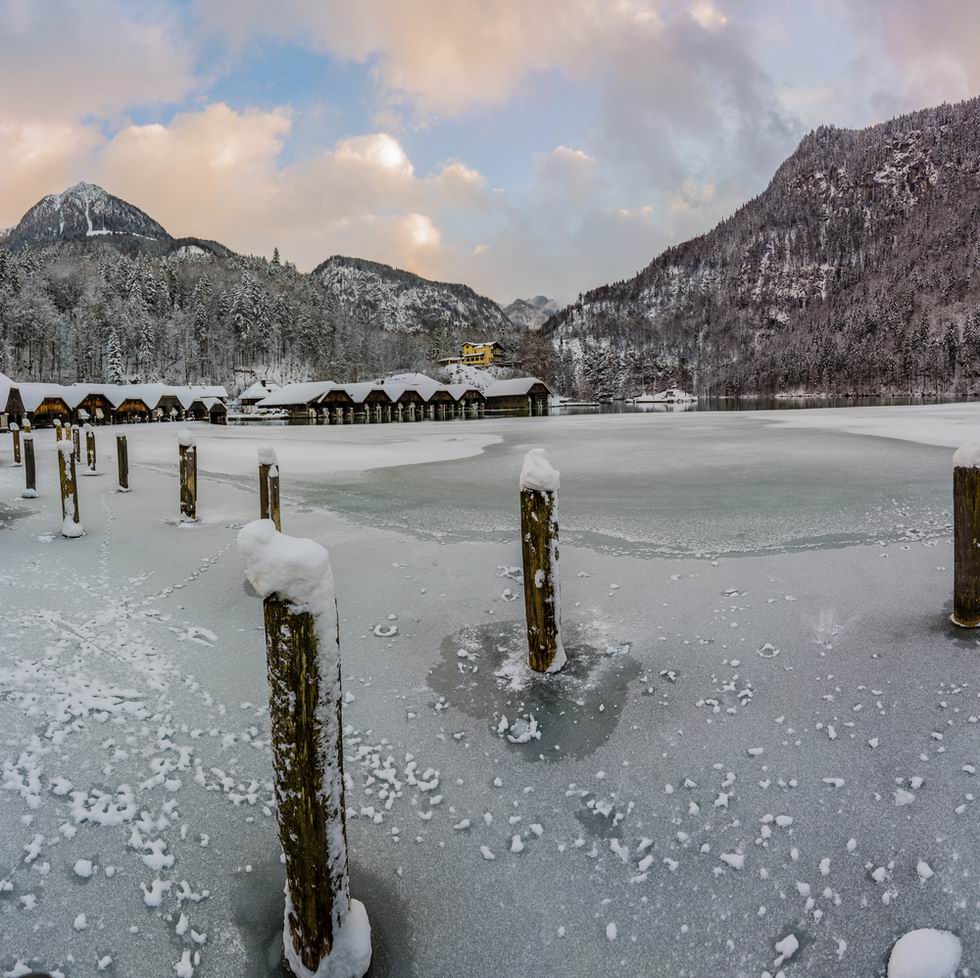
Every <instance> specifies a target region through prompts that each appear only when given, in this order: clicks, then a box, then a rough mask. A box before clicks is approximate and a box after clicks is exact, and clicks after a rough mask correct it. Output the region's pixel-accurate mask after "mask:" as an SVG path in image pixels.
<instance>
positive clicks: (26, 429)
mask: <svg viewBox="0 0 980 978" xmlns="http://www.w3.org/2000/svg"><path fill="white" fill-rule="evenodd" d="M33 430H34V429H33V427H31V419H30V418H24V435H25V436H26V435H29V434H30V433H31V432H32V431H33Z"/></svg>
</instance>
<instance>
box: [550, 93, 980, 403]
mask: <svg viewBox="0 0 980 978" xmlns="http://www.w3.org/2000/svg"><path fill="white" fill-rule="evenodd" d="M978 189H980V99H973V100H971V101H968V102H963V103H960V104H959V105H953V106H951V105H943V106H940V107H938V108H934V109H926V110H923V111H920V112H915V113H912V114H910V115H906V116H902V117H900V118H898V119H894V120H892V121H891V122H887V123H884V124H882V125H878V126H873V127H871V128H869V129H864V130H845V129H836V128H833V127H822V128H820V129H818V130H816V131H815V132H812V133H810V134H809V135H808V136H807V137H806V138H804V139H803V141H802V142H801V143H800V145H799V147H798V148H797V150H796V152H795V153H794V154H793V155H792V156H791V157H790V158H789V159H788V160H787V161H786V162H785V163H784V164H783V165H782V166H781V167H780V168H779V169H778V170H777V171H776V174H775V176H774V177H773V180H772V182H771V183H770V185H769V187H768V188H767V189H766V190H765V192H764V193H762V194H760V195H759V196H758V197H756V198H755V199H754V200H751V201H749V202H748V203H747V204H746V205H745V206H744V207H742V208H740V209H739V210H738V211H737V212H736V213H735V214H734V215H732V216H731V217H730V218H728V219H727V220H725V221H723V222H722V223H721V224H719V225H718V226H717V227H716V228H714V229H713V230H712V231H710V232H708V233H707V234H705V235H702V236H701V237H699V238H695V239H693V240H691V241H687V242H684V243H683V244H680V245H677V246H675V247H672V248H669V249H668V250H667V251H665V252H664V253H663V254H661V255H660V256H659V257H658V258H656V259H655V260H654V261H652V262H651V263H650V264H649V265H648V266H647V267H646V268H645V269H643V271H641V272H640V273H639V274H637V275H636V276H634V277H633V278H630V279H628V280H626V281H623V282H618V283H616V284H614V285H607V286H603V287H601V288H598V289H593V290H592V291H591V292H588V293H586V294H585V295H584V296H583V297H582V298H581V300H580V301H578V302H576V303H574V304H573V305H570V306H567V307H566V308H564V309H562V310H561V311H560V312H558V313H557V314H556V315H554V316H553V317H552V318H551V319H550V320H549V321H548V322H547V323H546V324H545V326H544V327H543V330H544V333H545V334H546V335H547V336H549V337H550V339H551V340H552V342H553V343H554V344H555V345H556V347H557V348H558V349H559V351H560V352H562V351H563V352H564V353H565V355H566V356H567V357H569V358H574V360H575V369H576V371H577V375H578V377H579V380H580V382H581V383H582V384H583V385H584V386H588V384H589V382H590V379H589V378H590V375H593V376H594V375H597V374H603V375H604V376H605V375H611V376H612V380H611V381H610V380H609V379H608V376H606V379H605V380H604V383H606V385H607V386H609V385H611V386H612V387H615V386H616V385H617V383H618V384H620V385H621V386H623V387H629V386H630V369H631V361H636V360H639V361H641V362H643V363H645V364H651V363H657V364H659V367H660V368H662V371H663V372H664V373H666V374H669V373H671V372H674V373H676V372H677V370H678V369H679V368H680V369H682V370H683V371H686V373H687V375H688V377H689V378H690V379H691V380H692V382H693V383H695V384H696V385H697V387H698V388H699V389H700V390H702V391H704V392H710V393H719V394H722V393H764V392H780V391H781V392H791V391H800V392H803V391H810V392H835V391H836V392H839V393H864V394H876V393H884V392H889V391H891V392H895V393H899V392H918V391H922V390H937V389H938V390H953V389H962V390H968V389H973V387H974V386H977V385H978V384H980V380H978V374H980V370H978V368H977V367H976V366H975V364H976V360H977V356H978V354H980V313H978V293H980V243H978V241H980V232H978V227H980V220H978V218H980V194H978ZM610 359H611V360H612V362H611V363H610ZM598 361H601V363H598ZM634 386H635V384H634ZM623 392H624V393H629V391H628V390H624V391H623Z"/></svg>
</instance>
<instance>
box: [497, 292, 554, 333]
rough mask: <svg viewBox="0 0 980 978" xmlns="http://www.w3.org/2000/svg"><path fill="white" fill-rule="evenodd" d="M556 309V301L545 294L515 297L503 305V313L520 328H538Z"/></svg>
mask: <svg viewBox="0 0 980 978" xmlns="http://www.w3.org/2000/svg"><path fill="white" fill-rule="evenodd" d="M557 311H558V303H557V302H555V300H554V299H549V298H548V297H547V296H546V295H536V296H533V297H532V298H530V299H515V300H514V301H513V302H512V303H511V304H510V305H508V306H504V315H505V316H506V317H507V318H508V319H509V320H510V321H511V322H512V323H514V325H516V326H520V327H521V328H522V329H529V330H535V329H540V328H541V327H542V326H543V325H544V324H545V322H547V320H548V317H549V316H551V315H553V314H554V313H556V312H557Z"/></svg>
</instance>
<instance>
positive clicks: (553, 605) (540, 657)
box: [520, 448, 565, 672]
mask: <svg viewBox="0 0 980 978" xmlns="http://www.w3.org/2000/svg"><path fill="white" fill-rule="evenodd" d="M520 488H521V552H522V557H523V561H524V612H525V615H526V617H527V648H528V656H527V661H528V665H529V666H530V667H531V668H532V669H533V670H534V671H535V672H558V671H559V670H560V669H561V668H562V667H563V666H564V665H565V650H564V647H563V645H562V641H561V603H560V602H561V598H560V582H559V578H558V471H557V470H556V469H554V468H552V466H551V464H550V463H549V462H548V458H547V456H546V455H545V452H544V449H543V448H532V449H531V450H530V451H529V452H528V453H527V455H526V456H525V457H524V467H523V468H522V469H521V479H520Z"/></svg>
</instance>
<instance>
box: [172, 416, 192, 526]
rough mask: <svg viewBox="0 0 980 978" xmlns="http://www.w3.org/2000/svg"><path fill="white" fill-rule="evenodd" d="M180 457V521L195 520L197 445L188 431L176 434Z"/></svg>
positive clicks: (190, 521) (188, 521) (189, 521)
mask: <svg viewBox="0 0 980 978" xmlns="http://www.w3.org/2000/svg"><path fill="white" fill-rule="evenodd" d="M177 441H178V445H179V447H178V454H179V457H180V521H181V523H195V522H197V445H196V444H195V443H194V437H193V435H191V433H190V432H189V431H181V432H179V433H178V436H177Z"/></svg>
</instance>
